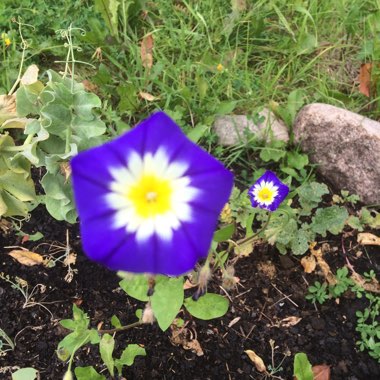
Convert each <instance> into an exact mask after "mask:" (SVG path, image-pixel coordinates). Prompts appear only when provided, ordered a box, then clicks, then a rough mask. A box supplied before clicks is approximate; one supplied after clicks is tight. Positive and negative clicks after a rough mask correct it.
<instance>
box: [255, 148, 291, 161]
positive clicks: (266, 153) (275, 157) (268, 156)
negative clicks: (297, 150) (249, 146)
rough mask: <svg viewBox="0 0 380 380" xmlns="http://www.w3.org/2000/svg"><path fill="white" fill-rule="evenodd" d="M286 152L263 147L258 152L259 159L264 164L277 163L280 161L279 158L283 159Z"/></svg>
mask: <svg viewBox="0 0 380 380" xmlns="http://www.w3.org/2000/svg"><path fill="white" fill-rule="evenodd" d="M285 155H286V150H285V149H278V148H274V147H270V146H269V147H265V148H264V149H262V150H261V151H260V158H261V159H262V160H263V161H264V162H269V161H274V162H278V161H280V160H281V158H283V157H285Z"/></svg>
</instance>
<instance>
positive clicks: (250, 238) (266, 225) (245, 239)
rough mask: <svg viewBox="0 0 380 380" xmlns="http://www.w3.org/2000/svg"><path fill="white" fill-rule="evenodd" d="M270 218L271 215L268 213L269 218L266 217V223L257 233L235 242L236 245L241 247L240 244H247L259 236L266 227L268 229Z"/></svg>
mask: <svg viewBox="0 0 380 380" xmlns="http://www.w3.org/2000/svg"><path fill="white" fill-rule="evenodd" d="M271 216H272V213H269V216H268V219H267V221H266V222H265V223H264V225H263V226H262V227H261V228H260V230H259V231H257V232H256V233H255V234H253V235H252V236H249V237H246V238H244V239H241V240H238V241H237V244H238V245H241V244H244V243H247V242H249V241H251V240H253V239H254V238H255V237H256V236H258V235H260V234H261V233H262V232H263V231H264V230H265V229H266V228H267V227H268V224H269V222H270V218H271Z"/></svg>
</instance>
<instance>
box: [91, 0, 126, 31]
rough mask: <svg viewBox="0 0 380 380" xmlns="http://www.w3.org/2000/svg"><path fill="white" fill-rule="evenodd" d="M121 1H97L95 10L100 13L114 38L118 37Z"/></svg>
mask: <svg viewBox="0 0 380 380" xmlns="http://www.w3.org/2000/svg"><path fill="white" fill-rule="evenodd" d="M119 5H120V3H119V1H117V0H95V10H96V11H98V12H99V13H100V14H101V15H102V17H103V19H104V21H105V23H106V25H107V27H108V29H109V31H110V33H111V35H112V36H114V37H118V16H117V11H118V8H119Z"/></svg>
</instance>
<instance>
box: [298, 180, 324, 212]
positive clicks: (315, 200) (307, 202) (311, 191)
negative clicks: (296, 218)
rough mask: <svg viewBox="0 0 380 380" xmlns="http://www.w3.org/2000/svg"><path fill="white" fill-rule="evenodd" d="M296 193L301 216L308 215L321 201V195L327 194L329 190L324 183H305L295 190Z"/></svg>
mask: <svg viewBox="0 0 380 380" xmlns="http://www.w3.org/2000/svg"><path fill="white" fill-rule="evenodd" d="M297 193H298V196H299V202H300V204H301V207H302V209H303V210H302V213H303V215H309V214H310V212H311V210H312V209H313V208H315V207H317V206H318V205H319V203H320V202H321V201H322V197H323V195H325V194H328V193H329V189H328V188H327V186H326V185H325V184H324V183H318V182H307V183H306V184H305V185H303V186H301V187H299V188H298V189H297Z"/></svg>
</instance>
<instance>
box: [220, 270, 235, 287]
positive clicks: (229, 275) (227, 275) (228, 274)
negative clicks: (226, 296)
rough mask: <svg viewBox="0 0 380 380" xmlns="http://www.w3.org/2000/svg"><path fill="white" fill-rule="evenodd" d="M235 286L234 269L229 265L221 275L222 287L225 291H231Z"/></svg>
mask: <svg viewBox="0 0 380 380" xmlns="http://www.w3.org/2000/svg"><path fill="white" fill-rule="evenodd" d="M236 284H237V280H236V277H235V268H234V267H233V266H232V265H230V266H228V267H227V268H226V270H225V272H224V273H223V281H222V287H223V288H224V289H226V290H231V289H233V288H234V287H235V285H236Z"/></svg>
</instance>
